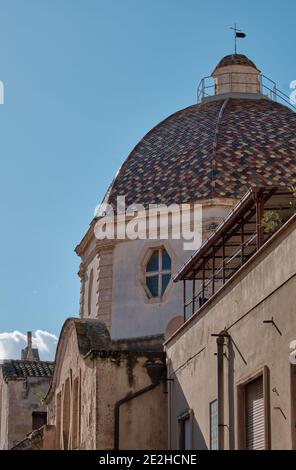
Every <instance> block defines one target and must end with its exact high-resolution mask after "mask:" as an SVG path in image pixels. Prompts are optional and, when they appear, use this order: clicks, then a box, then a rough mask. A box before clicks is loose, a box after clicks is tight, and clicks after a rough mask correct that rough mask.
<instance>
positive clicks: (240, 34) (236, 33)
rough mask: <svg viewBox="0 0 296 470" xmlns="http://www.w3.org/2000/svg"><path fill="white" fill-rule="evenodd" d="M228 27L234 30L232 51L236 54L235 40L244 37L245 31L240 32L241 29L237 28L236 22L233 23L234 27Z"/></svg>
mask: <svg viewBox="0 0 296 470" xmlns="http://www.w3.org/2000/svg"><path fill="white" fill-rule="evenodd" d="M230 29H232V30H233V32H234V53H235V54H236V40H237V38H245V37H246V35H245V33H243V32H242V30H241V29H237V27H236V23H234V28H233V27H230Z"/></svg>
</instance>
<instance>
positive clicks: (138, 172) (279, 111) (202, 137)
mask: <svg viewBox="0 0 296 470" xmlns="http://www.w3.org/2000/svg"><path fill="white" fill-rule="evenodd" d="M232 60H235V61H237V60H239V61H240V62H246V63H247V65H250V63H251V64H252V67H253V68H255V69H256V70H258V69H257V68H256V66H255V65H254V64H253V62H251V61H250V60H249V59H248V58H247V57H245V56H242V55H238V54H237V55H236V56H226V57H224V59H222V61H221V62H222V63H223V64H225V63H226V62H227V63H228V62H229V61H232ZM221 62H220V65H219V67H220V66H221ZM240 65H241V64H240ZM216 69H217V67H216ZM247 70H248V69H247ZM258 74H259V71H258ZM258 76H259V75H258ZM295 162H296V114H295V113H294V112H293V111H292V110H291V109H290V108H288V107H286V106H283V105H281V104H279V103H276V102H275V101H271V100H270V99H268V98H266V97H265V96H264V95H262V94H259V93H254V94H253V95H252V94H250V93H245V95H243V94H242V93H237V94H236V96H235V94H233V93H229V94H221V95H220V96H219V93H218V92H217V87H216V96H213V97H212V99H211V98H209V99H207V100H204V101H203V102H201V103H199V104H196V105H193V106H190V107H188V108H186V109H183V110H181V111H179V112H177V113H175V114H173V115H172V116H170V117H168V118H167V119H165V120H164V121H163V122H161V123H160V124H158V125H157V126H156V127H154V128H153V129H152V130H151V131H150V132H148V134H147V135H146V136H145V137H144V138H143V139H142V140H141V141H140V142H139V143H138V145H136V147H135V148H134V149H133V150H132V152H131V153H130V155H129V156H128V158H127V159H126V161H125V162H124V163H123V165H122V167H121V168H120V170H119V172H118V173H117V175H116V178H115V180H114V181H113V183H112V184H111V186H110V188H109V190H108V192H107V194H106V196H105V199H104V202H108V203H109V204H112V205H113V206H114V207H115V206H116V198H117V196H126V204H127V205H130V204H143V205H144V206H147V205H148V204H153V203H157V204H166V205H169V204H173V203H177V204H181V203H188V202H192V201H202V200H205V199H212V198H235V199H237V198H240V197H241V196H242V195H243V194H244V193H245V192H246V191H247V190H248V189H249V188H250V187H251V186H253V187H255V186H257V187H258V186H287V185H291V184H292V183H293V181H294V180H295V179H296V164H295Z"/></svg>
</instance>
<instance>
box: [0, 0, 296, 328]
mask: <svg viewBox="0 0 296 470" xmlns="http://www.w3.org/2000/svg"><path fill="white" fill-rule="evenodd" d="M295 15H296V4H295V2H293V1H292V0H285V1H284V2H282V3H281V4H279V3H278V2H277V1H274V0H268V1H267V0H265V1H260V2H259V1H258V0H251V1H248V2H246V1H243V0H236V1H232V0H228V1H227V0H224V1H221V0H220V1H217V0H212V1H211V2H205V1H200V0H0V80H2V81H3V83H4V87H5V103H4V105H1V106H0V129H1V131H0V135H1V138H0V155H1V172H0V191H1V197H0V210H1V231H0V238H1V240H0V242H1V251H2V253H1V262H0V312H1V313H0V314H1V317H0V332H4V331H13V330H20V331H23V332H24V331H27V330H28V329H32V330H35V329H41V330H45V331H49V332H52V333H55V334H58V333H59V330H60V328H61V325H62V323H63V321H64V320H65V318H66V317H68V316H76V315H77V314H78V305H79V280H78V277H77V275H76V273H77V270H78V265H79V259H78V257H77V256H76V255H75V253H74V247H75V245H76V244H77V243H78V242H79V241H80V239H81V238H82V236H83V234H84V233H85V231H86V230H87V227H88V224H89V222H90V221H91V219H92V216H93V211H94V208H95V206H96V205H97V204H98V203H99V202H100V200H101V198H102V197H103V195H104V193H105V191H106V189H107V187H108V185H109V183H110V181H111V180H112V178H113V176H114V174H115V172H116V171H117V169H118V167H119V166H120V164H121V163H122V161H123V160H124V159H125V158H126V157H127V155H128V153H129V151H130V150H131V149H132V148H133V147H134V145H135V144H136V143H137V142H138V141H139V139H140V138H141V137H142V136H143V135H144V134H145V133H146V132H147V131H148V130H149V129H150V128H151V127H153V126H154V125H155V124H157V123H158V122H159V121H160V120H162V119H163V118H165V117H167V116H168V115H170V114H171V113H173V112H175V111H177V110H178V109H181V108H184V107H186V106H188V105H190V104H193V103H194V102H195V97H196V87H197V84H198V82H199V80H200V78H201V77H202V76H205V75H209V74H210V72H211V71H212V70H213V68H214V66H215V65H216V63H217V62H218V61H219V59H220V58H221V57H223V56H224V55H226V54H229V53H231V52H232V51H233V36H232V33H231V32H230V30H229V29H228V28H229V26H231V25H232V24H233V23H234V22H235V21H236V22H237V23H238V25H239V26H240V27H241V29H243V30H244V31H245V32H246V34H247V38H246V39H244V40H240V41H239V43H238V46H239V49H238V50H239V52H242V53H245V54H247V55H248V56H249V57H250V58H251V59H252V60H254V61H255V62H256V64H257V66H258V67H259V68H260V69H261V70H262V71H263V72H264V74H265V75H268V76H270V77H272V78H273V79H275V80H276V81H277V83H278V86H279V87H280V88H281V89H282V90H283V91H285V92H286V93H289V83H290V82H291V81H292V80H293V79H296V67H295Z"/></svg>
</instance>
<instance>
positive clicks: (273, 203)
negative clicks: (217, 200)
mask: <svg viewBox="0 0 296 470" xmlns="http://www.w3.org/2000/svg"><path fill="white" fill-rule="evenodd" d="M291 204H293V194H292V192H291V190H289V188H273V187H269V188H256V189H250V190H249V191H248V192H247V193H246V194H245V196H244V197H243V199H242V200H241V201H240V202H239V203H238V204H237V205H236V206H235V207H234V209H233V210H232V211H231V212H230V214H229V215H228V216H227V218H226V219H225V220H224V221H223V223H222V224H221V225H220V226H219V227H218V228H217V230H216V231H215V232H214V233H213V234H212V235H211V236H210V237H209V238H208V239H207V240H206V241H205V242H204V243H203V245H202V246H201V247H200V248H199V250H197V251H196V252H195V253H194V254H193V255H192V257H191V258H190V259H189V260H188V262H187V263H186V264H185V265H184V266H183V268H182V269H181V270H180V271H179V272H178V273H177V275H176V276H175V278H174V281H175V282H176V281H179V280H183V282H184V319H186V316H187V310H188V308H190V313H191V315H192V314H193V313H195V311H196V309H198V308H199V307H201V305H203V304H204V303H205V302H206V301H207V300H208V299H209V298H210V297H211V296H212V295H214V294H215V292H216V291H217V290H218V289H220V288H221V287H222V286H223V285H224V284H225V282H227V281H228V280H229V279H230V278H231V277H232V276H233V275H234V273H235V272H236V271H237V270H238V269H240V268H241V267H242V265H243V264H244V263H245V262H246V261H248V259H250V257H251V256H253V255H254V253H255V252H256V251H257V250H258V249H259V248H260V247H261V246H262V245H263V244H264V243H265V242H266V241H267V240H268V239H269V238H270V237H271V236H272V235H273V233H274V231H275V227H274V226H273V227H271V229H270V228H269V226H268V225H266V224H264V223H262V221H263V217H264V214H265V213H266V211H269V214H270V213H271V212H272V213H276V214H278V216H279V218H280V221H281V222H285V221H286V220H288V219H289V217H290V216H291V215H292V214H291V211H292V209H291V207H292V206H291ZM186 281H191V282H190V284H192V286H191V287H192V295H191V296H190V297H191V298H190V300H189V301H188V299H187V293H186ZM196 281H200V282H198V283H197V282H196ZM197 286H198V289H197V288H196V287H197Z"/></svg>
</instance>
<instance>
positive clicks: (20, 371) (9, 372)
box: [1, 359, 54, 379]
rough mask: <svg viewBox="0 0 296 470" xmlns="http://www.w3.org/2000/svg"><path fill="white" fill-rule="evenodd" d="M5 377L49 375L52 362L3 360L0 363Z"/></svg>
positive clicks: (52, 367) (52, 365)
mask: <svg viewBox="0 0 296 470" xmlns="http://www.w3.org/2000/svg"><path fill="white" fill-rule="evenodd" d="M1 368H2V371H3V376H4V378H5V379H14V378H15V379H19V378H27V377H51V376H52V375H53V369H54V362H47V361H22V360H14V359H11V360H5V361H4V362H3V363H2V364H1Z"/></svg>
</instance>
